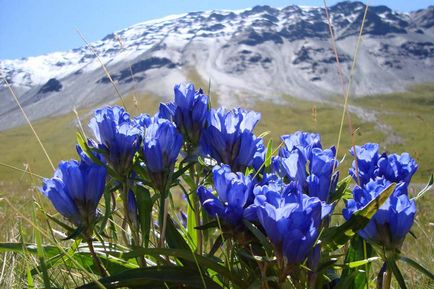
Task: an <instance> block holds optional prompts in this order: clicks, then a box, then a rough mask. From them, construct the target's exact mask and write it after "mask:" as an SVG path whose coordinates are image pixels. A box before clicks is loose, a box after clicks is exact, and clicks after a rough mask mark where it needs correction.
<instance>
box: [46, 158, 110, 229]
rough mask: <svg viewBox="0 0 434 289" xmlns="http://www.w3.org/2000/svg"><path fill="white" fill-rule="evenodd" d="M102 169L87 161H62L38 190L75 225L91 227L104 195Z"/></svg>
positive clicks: (104, 170)
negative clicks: (51, 176)
mask: <svg viewBox="0 0 434 289" xmlns="http://www.w3.org/2000/svg"><path fill="white" fill-rule="evenodd" d="M105 179H106V169H105V168H104V167H102V166H98V165H96V164H93V163H90V162H89V161H81V162H78V161H76V160H71V161H62V162H60V164H59V166H58V168H57V169H56V171H55V172H54V176H53V178H51V179H44V181H43V186H42V188H41V191H42V193H43V194H44V195H46V196H47V197H48V199H50V201H51V203H52V204H53V206H54V207H55V208H56V210H57V211H58V212H59V213H60V214H61V215H63V216H64V217H65V218H67V219H68V220H69V221H71V222H72V223H73V224H74V225H76V226H84V227H89V226H91V225H92V224H93V223H94V221H95V219H96V217H97V206H98V203H99V201H100V199H101V196H102V194H103V193H104V186H105Z"/></svg>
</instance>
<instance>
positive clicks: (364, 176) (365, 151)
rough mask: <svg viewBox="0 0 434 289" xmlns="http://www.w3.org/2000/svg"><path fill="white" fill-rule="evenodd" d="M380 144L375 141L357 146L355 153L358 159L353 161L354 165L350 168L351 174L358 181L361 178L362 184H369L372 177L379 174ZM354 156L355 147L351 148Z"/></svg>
mask: <svg viewBox="0 0 434 289" xmlns="http://www.w3.org/2000/svg"><path fill="white" fill-rule="evenodd" d="M379 148H380V146H379V145H378V144H375V143H367V144H364V145H363V146H356V150H355V155H356V159H357V163H356V160H354V161H353V165H352V167H351V168H350V170H349V173H350V175H351V176H352V177H353V179H354V180H355V181H357V182H359V180H360V184H359V185H361V186H363V185H365V184H367V183H368V182H369V181H370V180H371V179H375V178H376V177H377V176H378V166H377V162H378V159H379V158H380V155H379V154H378V150H379ZM350 153H351V155H353V156H354V149H353V148H351V150H350Z"/></svg>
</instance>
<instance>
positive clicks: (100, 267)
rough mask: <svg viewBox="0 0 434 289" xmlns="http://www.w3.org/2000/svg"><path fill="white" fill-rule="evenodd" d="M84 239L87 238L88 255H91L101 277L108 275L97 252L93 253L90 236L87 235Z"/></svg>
mask: <svg viewBox="0 0 434 289" xmlns="http://www.w3.org/2000/svg"><path fill="white" fill-rule="evenodd" d="M86 239H87V246H88V247H89V252H90V255H91V256H92V259H93V263H94V264H95V266H96V267H97V268H98V271H99V273H100V275H101V276H102V277H107V276H108V274H107V271H106V270H105V268H104V266H103V265H102V263H101V260H100V258H99V257H98V256H97V254H96V253H95V249H94V248H93V243H92V237H91V236H87V238H86Z"/></svg>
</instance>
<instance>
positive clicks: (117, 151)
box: [89, 106, 142, 176]
mask: <svg viewBox="0 0 434 289" xmlns="http://www.w3.org/2000/svg"><path fill="white" fill-rule="evenodd" d="M89 127H90V129H91V130H92V132H93V134H94V136H95V139H96V141H97V142H98V148H99V149H100V150H102V151H103V152H104V153H103V154H104V157H105V159H106V160H107V162H108V163H109V164H110V166H111V167H112V168H113V169H114V170H115V171H116V172H117V173H118V174H120V175H121V176H124V175H126V174H128V172H129V170H130V168H131V165H132V161H133V157H134V155H135V154H136V152H137V151H138V149H139V146H140V142H141V133H142V132H141V130H140V129H139V128H138V127H137V124H136V123H135V122H133V121H131V120H130V115H129V114H128V113H127V112H125V110H124V109H123V108H121V107H118V106H113V107H105V108H102V109H97V110H96V111H95V116H94V117H93V118H92V119H91V120H90V122H89Z"/></svg>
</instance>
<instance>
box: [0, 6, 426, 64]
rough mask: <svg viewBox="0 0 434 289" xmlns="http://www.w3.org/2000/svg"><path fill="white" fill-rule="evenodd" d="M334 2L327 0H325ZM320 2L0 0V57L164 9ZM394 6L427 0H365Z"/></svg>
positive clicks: (99, 33) (66, 44) (72, 43)
mask: <svg viewBox="0 0 434 289" xmlns="http://www.w3.org/2000/svg"><path fill="white" fill-rule="evenodd" d="M336 2H339V1H332V0H328V1H327V4H328V5H333V4H335V3H336ZM259 4H262V5H270V6H274V7H284V6H287V5H290V4H297V5H313V6H322V5H323V1H322V0H292V1H288V0H287V1H283V0H262V1H260V0H237V1H234V0H202V1H200V0H195V1H193V0H177V1H176V0H171V1H170V0H156V1H149V0H148V1H146V0H142V1H138V0H129V1H120V0H75V1H67V0H65V1H60V0H59V1H57V0H0V59H13V58H19V57H27V56H34V55H39V54H44V53H48V52H53V51H62V50H68V49H71V48H74V47H79V46H82V45H83V41H82V40H81V39H80V37H79V36H78V34H77V33H76V32H75V28H78V29H79V30H80V31H81V32H82V33H83V34H84V35H85V36H86V38H87V39H88V40H90V41H93V40H98V39H101V38H102V37H104V36H105V35H107V34H109V33H111V32H113V31H116V30H119V29H122V28H126V27H128V26H130V25H132V24H135V23H138V22H142V21H145V20H149V19H154V18H159V17H162V16H166V15H169V14H179V13H184V12H191V11H201V10H209V9H241V8H247V7H252V6H254V5H259ZM368 4H369V5H387V6H389V7H391V8H392V9H394V10H398V11H405V12H408V11H414V10H417V9H421V8H426V7H428V6H429V5H432V4H434V3H433V0H413V1H408V0H370V1H368Z"/></svg>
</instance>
